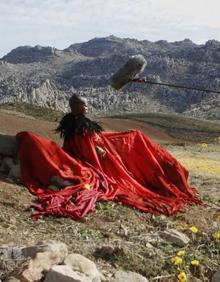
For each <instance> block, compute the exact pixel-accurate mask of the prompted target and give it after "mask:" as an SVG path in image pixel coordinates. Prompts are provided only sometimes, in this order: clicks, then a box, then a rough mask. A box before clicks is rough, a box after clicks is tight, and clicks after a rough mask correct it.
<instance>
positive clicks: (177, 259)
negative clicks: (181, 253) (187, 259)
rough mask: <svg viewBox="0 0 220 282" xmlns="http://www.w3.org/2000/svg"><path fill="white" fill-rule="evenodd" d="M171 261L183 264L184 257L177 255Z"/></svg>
mask: <svg viewBox="0 0 220 282" xmlns="http://www.w3.org/2000/svg"><path fill="white" fill-rule="evenodd" d="M171 262H172V263H173V264H174V265H181V264H182V263H183V260H182V258H180V257H178V256H176V257H173V258H172V259H171Z"/></svg>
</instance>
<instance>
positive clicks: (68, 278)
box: [44, 265, 91, 282]
mask: <svg viewBox="0 0 220 282" xmlns="http://www.w3.org/2000/svg"><path fill="white" fill-rule="evenodd" d="M44 282H91V279H89V278H88V277H86V276H85V275H84V274H82V273H78V272H75V271H73V270H72V269H71V267H70V266H68V265H54V266H53V267H52V268H51V270H50V271H49V272H48V273H47V275H46V278H45V279H44Z"/></svg>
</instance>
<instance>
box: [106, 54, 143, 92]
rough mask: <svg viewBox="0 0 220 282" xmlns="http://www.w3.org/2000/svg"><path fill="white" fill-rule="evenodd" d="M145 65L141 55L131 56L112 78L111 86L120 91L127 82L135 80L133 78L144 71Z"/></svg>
mask: <svg viewBox="0 0 220 282" xmlns="http://www.w3.org/2000/svg"><path fill="white" fill-rule="evenodd" d="M146 65H147V62H146V60H145V58H144V57H143V56H142V55H135V56H132V57H131V58H130V59H129V60H128V61H127V63H126V64H125V65H124V66H123V67H122V68H120V69H119V70H118V71H117V73H116V74H114V75H113V76H112V79H111V86H112V87H113V88H114V89H116V90H119V89H121V88H122V87H123V86H124V85H126V84H127V83H128V82H130V81H132V80H133V79H135V77H136V76H137V75H138V74H140V73H141V72H142V71H143V70H144V68H145V66H146Z"/></svg>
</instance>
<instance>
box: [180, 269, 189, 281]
mask: <svg viewBox="0 0 220 282" xmlns="http://www.w3.org/2000/svg"><path fill="white" fill-rule="evenodd" d="M178 279H179V281H180V282H185V281H187V276H186V273H185V272H184V271H182V272H180V274H179V275H178Z"/></svg>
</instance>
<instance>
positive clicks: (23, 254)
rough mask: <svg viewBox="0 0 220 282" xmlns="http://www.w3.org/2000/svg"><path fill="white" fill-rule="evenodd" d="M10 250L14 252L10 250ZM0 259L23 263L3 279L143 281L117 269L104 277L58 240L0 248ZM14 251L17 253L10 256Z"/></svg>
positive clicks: (27, 281)
mask: <svg viewBox="0 0 220 282" xmlns="http://www.w3.org/2000/svg"><path fill="white" fill-rule="evenodd" d="M13 249H14V251H13ZM1 253H3V255H4V256H2V257H1V259H2V260H5V261H9V260H11V259H17V260H20V261H23V263H22V264H21V265H20V266H19V267H17V268H15V269H14V270H13V272H12V273H11V275H9V276H8V277H7V278H6V280H5V281H7V282H40V281H44V282H54V281H62V282H101V281H103V282H104V281H110V282H124V281H127V282H147V281H148V280H147V279H146V278H145V277H143V276H142V275H140V274H138V273H135V272H130V271H128V272H125V271H117V272H116V273H114V274H113V273H112V274H110V275H109V278H108V279H106V278H105V276H104V275H103V274H102V273H101V272H100V271H99V270H98V268H97V266H96V264H95V263H94V262H93V261H91V260H89V259H88V258H86V257H84V256H82V255H80V254H75V253H72V254H69V255H68V250H67V246H66V244H64V243H62V242H58V241H50V242H48V243H46V242H43V243H42V242H41V243H38V244H36V245H33V246H26V247H24V246H23V247H14V248H13V247H7V246H4V247H0V255H1ZM14 254H17V256H16V257H15V256H14V257H13V255H14Z"/></svg>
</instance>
